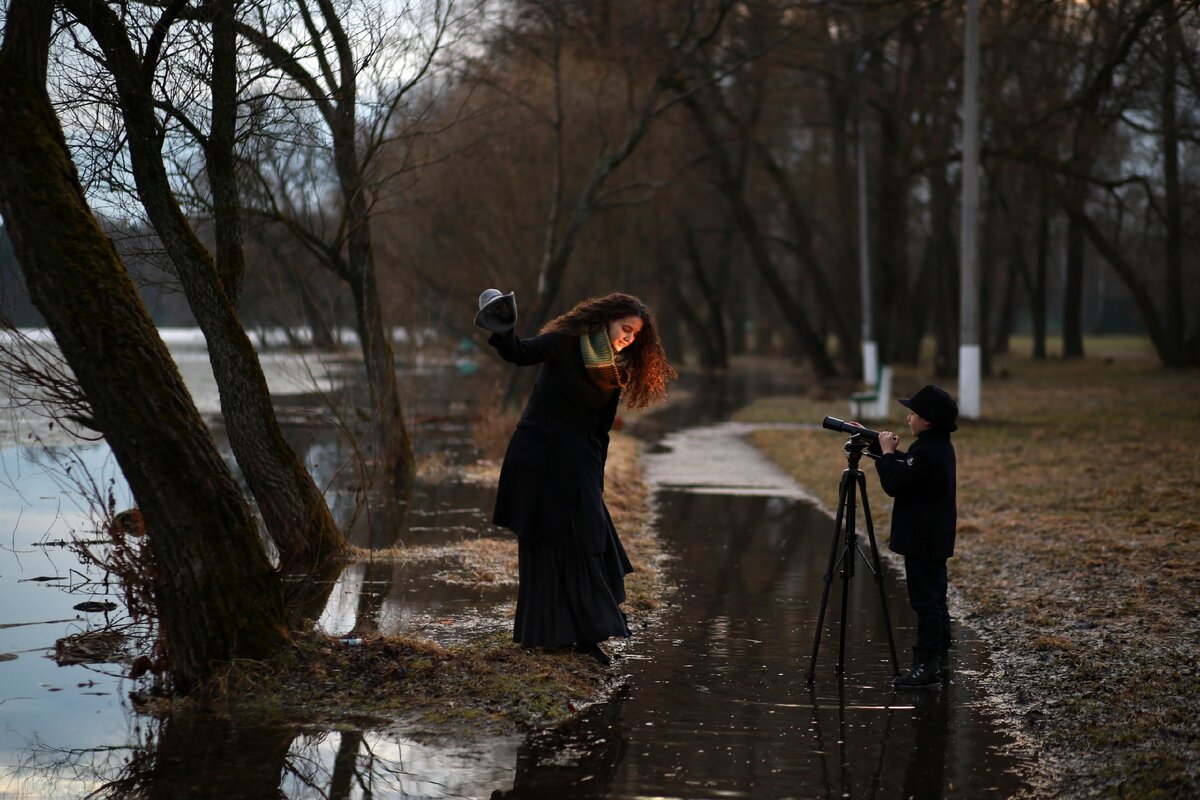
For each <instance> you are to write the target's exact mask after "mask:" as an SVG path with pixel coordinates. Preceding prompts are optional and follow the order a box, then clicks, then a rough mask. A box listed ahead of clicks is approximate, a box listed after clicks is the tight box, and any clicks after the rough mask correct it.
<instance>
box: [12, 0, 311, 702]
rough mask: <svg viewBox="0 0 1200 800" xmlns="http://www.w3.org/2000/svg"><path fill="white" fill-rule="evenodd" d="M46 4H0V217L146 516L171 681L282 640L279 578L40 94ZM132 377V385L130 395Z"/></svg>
mask: <svg viewBox="0 0 1200 800" xmlns="http://www.w3.org/2000/svg"><path fill="white" fill-rule="evenodd" d="M53 10H54V4H53V3H52V2H50V0H31V2H23V3H16V4H13V5H12V6H11V7H10V8H9V11H8V16H7V19H6V20H5V28H4V41H3V45H0V213H2V214H3V217H4V222H5V228H6V231H7V232H8V233H9V235H10V236H11V238H12V241H13V246H14V251H15V252H16V255H17V258H18V260H19V261H20V263H21V267H22V270H23V271H24V274H25V277H26V280H27V282H28V285H29V289H30V292H31V294H32V296H33V299H34V302H35V303H36V304H37V306H38V308H39V310H40V311H41V312H42V314H43V315H44V316H45V318H46V321H47V324H48V325H49V327H50V329H51V331H52V332H53V333H54V336H55V339H56V341H57V342H58V345H59V347H60V348H61V350H62V352H63V355H64V357H65V358H66V360H67V363H68V364H69V365H70V367H71V370H72V371H73V372H74V374H75V376H76V378H77V379H78V381H79V384H80V386H81V387H82V389H83V392H84V394H85V396H86V398H87V402H88V405H89V406H90V409H91V415H92V416H91V420H90V421H89V424H90V425H91V426H92V427H94V428H95V429H96V430H97V431H99V432H100V433H102V434H103V435H104V436H105V439H106V440H107V441H108V443H109V445H110V446H111V447H112V450H113V453H114V455H115V456H116V459H117V462H118V464H120V466H121V469H122V471H123V473H124V474H125V477H126V479H127V480H128V481H129V485H130V488H131V489H132V491H133V495H134V497H135V498H136V500H137V502H138V505H139V507H140V508H141V510H142V514H143V516H144V518H145V521H146V525H147V530H148V536H149V541H150V549H151V553H152V555H153V559H154V566H155V570H156V572H155V575H154V587H155V591H156V595H157V596H156V600H157V604H158V608H159V611H160V614H161V619H160V624H161V630H162V634H163V637H164V640H165V641H166V644H167V648H168V653H169V658H170V663H171V670H172V675H173V677H174V680H175V683H176V685H177V687H178V688H180V689H187V688H190V687H191V686H193V685H195V684H196V683H197V682H198V681H201V680H203V679H204V678H205V677H206V676H208V675H209V674H211V671H212V670H213V669H214V667H215V666H216V665H218V664H220V663H223V662H227V661H229V660H231V659H233V658H237V657H249V658H258V657H263V656H266V655H269V654H270V653H271V652H273V651H275V650H277V649H279V648H281V647H283V646H284V645H286V644H287V641H288V637H287V626H286V624H285V620H284V611H283V602H282V597H281V593H280V587H279V584H278V579H277V577H276V575H275V573H274V571H273V570H272V568H271V565H270V563H269V562H268V561H267V558H266V555H265V554H264V552H263V550H262V546H261V544H260V541H259V538H258V532H257V530H256V526H255V523H254V518H253V517H252V515H251V513H250V510H249V508H248V507H247V504H246V501H245V499H244V498H243V497H242V494H241V491H240V489H239V488H238V486H237V483H236V481H235V480H234V478H233V476H232V474H230V471H229V469H228V467H226V465H225V463H224V462H223V461H222V460H221V457H220V454H219V453H218V452H217V449H216V446H215V444H214V443H213V441H212V438H211V436H210V435H209V433H208V430H207V429H206V428H205V426H204V423H203V421H202V420H201V418H200V415H199V413H198V412H197V411H196V408H195V406H194V405H193V404H192V402H191V398H190V396H189V395H188V393H187V389H186V388H185V387H184V385H183V381H182V379H181V378H180V376H179V372H178V370H177V369H176V368H175V365H174V363H173V362H172V361H171V358H170V355H169V353H168V352H167V349H166V346H165V345H164V344H163V343H162V340H161V339H160V338H159V337H158V335H157V332H156V330H155V328H154V324H153V322H152V320H151V319H150V316H149V314H148V313H147V312H146V308H145V306H144V305H143V304H142V302H141V300H140V298H139V297H138V296H137V292H136V290H135V288H134V286H133V282H132V281H131V280H130V278H129V275H128V273H127V272H126V270H125V269H124V267H123V265H122V264H121V262H120V260H119V258H118V257H117V254H116V250H115V248H114V247H113V245H112V242H111V241H110V240H109V239H108V238H107V237H105V236H104V235H103V233H102V232H101V231H100V229H99V227H98V225H97V223H96V221H95V219H94V217H93V215H92V213H91V210H90V209H89V207H88V205H87V203H86V200H85V199H84V194H83V189H82V186H81V185H80V183H79V179H78V176H77V173H76V171H75V167H74V164H73V163H72V161H71V158H70V155H69V153H68V150H67V145H66V140H65V138H64V136H63V133H62V129H61V127H60V125H59V123H58V120H57V117H56V116H55V113H54V109H53V108H52V106H51V104H50V98H49V95H48V94H47V92H46V78H47V62H48V52H49V47H50V34H51V23H52V18H53ZM131 376H137V390H136V391H129V388H128V387H129V385H130V384H129V381H130V379H131Z"/></svg>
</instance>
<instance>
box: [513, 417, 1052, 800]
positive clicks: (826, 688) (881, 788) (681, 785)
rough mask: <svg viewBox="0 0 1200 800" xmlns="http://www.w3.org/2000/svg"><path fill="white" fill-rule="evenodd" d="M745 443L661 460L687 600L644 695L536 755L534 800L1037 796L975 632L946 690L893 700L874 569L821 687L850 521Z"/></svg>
mask: <svg viewBox="0 0 1200 800" xmlns="http://www.w3.org/2000/svg"><path fill="white" fill-rule="evenodd" d="M742 433H744V431H743V430H741V426H736V425H718V426H711V427H705V428H698V429H692V430H687V431H682V432H679V433H677V434H674V435H672V436H670V437H668V438H667V439H666V440H665V441H664V447H662V448H658V450H659V453H658V454H657V455H650V456H648V457H647V463H646V469H647V474H648V475H649V476H650V477H651V479H652V480H656V481H658V484H659V491H658V495H657V498H658V504H659V508H658V512H659V531H660V536H661V537H662V539H663V544H664V547H665V549H666V550H667V552H668V553H669V554H670V555H671V557H672V560H671V562H670V564H669V567H668V571H669V574H670V576H671V579H672V582H673V583H674V584H675V585H676V586H677V590H676V592H675V593H674V594H673V596H672V598H671V605H670V608H669V610H668V612H667V613H666V614H664V618H663V621H662V622H661V623H660V624H658V625H657V626H656V627H654V628H653V629H650V630H639V631H636V632H635V637H636V639H635V642H634V644H633V646H632V647H631V652H632V653H635V654H636V655H631V657H630V658H628V659H627V660H626V661H625V662H624V663H625V667H624V668H625V669H626V670H627V671H628V672H629V673H630V678H629V682H628V691H627V692H626V693H624V694H622V695H621V696H620V697H618V698H616V699H614V701H613V703H612V704H610V707H609V708H606V709H604V710H603V711H602V712H601V711H598V712H595V713H596V714H597V715H603V719H604V721H603V723H602V724H597V723H595V722H583V723H581V724H580V725H578V726H575V727H573V728H572V729H564V730H563V731H560V732H557V733H556V734H555V735H554V736H549V737H546V738H545V740H544V741H539V740H537V739H536V738H535V739H534V740H531V741H530V742H527V743H526V745H525V746H524V747H523V750H522V758H520V759H519V760H518V770H517V776H516V782H515V785H516V786H517V787H518V788H520V787H522V784H523V783H524V784H526V785H527V786H528V787H530V788H529V790H528V791H526V792H523V793H521V794H520V795H519V796H521V797H545V798H550V797H567V796H580V797H611V798H634V797H672V798H674V797H679V798H686V797H754V798H758V797H772V798H785V797H804V798H813V797H822V798H824V797H828V798H841V797H918V798H923V799H924V800H930V799H933V800H937V798H955V797H957V798H985V797H997V798H1002V797H1010V796H1012V795H1013V794H1014V793H1016V792H1017V791H1018V790H1019V789H1021V788H1022V787H1024V786H1025V783H1024V781H1023V780H1022V778H1021V775H1022V774H1023V772H1025V770H1026V768H1027V767H1028V764H1026V763H1023V762H1022V761H1021V760H1020V759H1019V758H1018V757H1016V756H1014V755H1012V754H1011V752H1012V746H1013V742H1012V740H1011V739H1009V738H1008V737H1007V736H1006V735H1005V733H1004V731H1003V730H1001V729H1000V724H1001V723H999V722H998V721H997V719H996V718H995V717H993V716H991V715H989V713H988V709H987V703H986V700H985V699H984V697H983V696H982V694H981V692H980V690H979V689H978V688H977V687H976V686H974V685H973V683H972V680H971V677H972V675H977V674H978V673H979V671H980V670H981V669H983V667H984V666H985V664H984V661H983V657H982V655H981V651H980V649H979V648H978V647H977V646H976V645H977V643H976V642H975V641H973V640H972V639H971V637H970V632H969V631H966V630H964V629H962V628H960V629H959V631H958V635H959V640H958V642H957V644H956V648H955V650H954V651H953V659H954V668H955V677H954V679H953V680H952V681H951V683H950V685H949V686H948V687H947V688H946V689H945V690H944V691H941V692H896V691H893V690H892V688H891V677H892V671H891V664H890V656H889V649H888V645H887V638H886V633H885V628H884V625H883V622H882V614H881V612H880V600H879V592H878V589H877V588H876V584H875V582H874V581H873V580H872V579H870V577H869V575H868V574H867V573H866V572H865V570H860V571H859V573H858V575H857V576H856V577H855V579H854V580H853V581H852V582H851V588H850V594H849V604H848V606H849V610H848V613H847V620H848V624H847V644H846V674H845V676H844V679H842V680H839V679H837V677H835V671H834V662H835V661H836V650H837V626H838V624H839V621H840V619H841V614H840V586H841V584H840V580H837V579H835V581H837V582H835V585H834V586H835V589H836V590H837V591H835V592H833V593H832V596H831V600H830V611H829V613H828V615H827V622H826V625H825V632H824V635H823V638H822V644H821V647H820V655H819V658H818V660H817V665H816V680H815V681H814V683H813V684H812V686H810V685H809V684H808V682H807V680H806V673H807V671H808V667H809V660H810V656H811V652H812V645H813V637H814V633H815V628H816V618H817V612H818V606H819V602H820V595H821V590H822V588H823V586H824V584H823V581H822V578H823V575H824V572H825V569H826V567H827V560H828V555H829V548H830V545H831V543H832V540H833V537H834V529H833V520H832V519H831V518H830V517H829V516H828V515H826V514H825V513H823V512H821V511H819V510H818V509H817V508H816V507H814V506H813V505H811V504H809V503H807V502H805V501H804V500H803V499H801V498H803V497H804V495H805V493H804V492H803V490H802V489H800V488H799V487H797V486H796V485H795V484H794V483H793V482H791V481H790V479H788V478H787V477H786V476H783V475H781V474H780V473H778V471H777V470H775V468H774V467H772V466H771V465H770V464H768V463H767V462H766V461H765V460H764V459H762V457H761V456H759V455H758V454H757V452H756V451H754V450H753V449H752V448H750V447H749V446H748V445H745V444H744V443H742V442H741V440H740V435H741V434H742ZM701 454H702V457H701ZM698 457H701V460H702V462H703V463H705V464H711V465H713V468H714V469H715V470H718V471H721V470H724V471H726V472H728V474H729V475H732V476H735V478H736V479H735V480H734V481H733V482H732V488H729V489H727V490H726V491H724V492H723V491H722V488H721V486H720V482H719V481H717V480H712V479H710V473H709V472H708V471H707V470H703V471H701V472H700V473H699V474H697V472H696V469H695V467H696V460H697V458H698ZM730 465H736V467H735V468H734V469H733V470H732V471H729V466H730ZM838 478H839V476H837V475H835V476H832V478H831V479H832V480H837V479H838ZM673 486H685V487H688V488H687V490H680V489H678V488H671V487H673ZM868 492H869V493H870V487H869V488H868ZM885 586H886V589H887V591H888V604H889V608H890V609H891V612H892V618H893V624H894V635H895V637H896V642H897V648H898V649H899V650H900V654H901V660H902V663H903V662H906V661H907V658H906V649H907V647H908V646H909V644H910V643H911V641H912V638H913V636H914V631H913V629H912V621H911V615H910V614H909V613H908V610H907V605H906V603H905V600H904V597H903V588H902V586H899V585H898V583H897V580H896V577H895V575H894V574H892V575H889V576H888V577H887V579H886V581H885ZM904 665H905V666H906V664H904ZM600 739H602V740H603V744H604V746H603V747H599V746H598V743H599V740H600ZM575 751H578V752H580V753H582V754H584V755H582V756H581V758H580V763H579V764H578V765H576V766H575V767H569V766H562V765H559V761H561V758H562V757H561V753H564V752H566V753H570V752H575ZM543 764H546V765H551V766H553V767H554V768H553V769H552V770H550V772H546V771H544V770H543V769H542V768H541V767H540V766H538V765H543ZM552 776H555V777H552ZM556 792H557V793H556Z"/></svg>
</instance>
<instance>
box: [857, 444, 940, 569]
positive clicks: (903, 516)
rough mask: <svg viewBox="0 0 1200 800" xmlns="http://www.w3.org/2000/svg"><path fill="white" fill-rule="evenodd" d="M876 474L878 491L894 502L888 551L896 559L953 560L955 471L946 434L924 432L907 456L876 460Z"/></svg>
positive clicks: (896, 454) (894, 454)
mask: <svg viewBox="0 0 1200 800" xmlns="http://www.w3.org/2000/svg"><path fill="white" fill-rule="evenodd" d="M875 470H876V472H878V473H879V483H880V485H882V486H883V490H884V491H885V492H887V493H888V494H889V495H891V496H892V497H894V498H896V502H895V505H894V506H893V508H892V538H891V543H890V545H889V547H890V548H891V549H892V550H893V551H894V552H897V553H899V554H900V555H903V556H915V557H917V558H926V559H947V558H949V557H950V556H952V555H954V530H955V525H956V524H957V522H958V511H957V503H956V502H955V482H956V479H957V474H956V473H957V467H956V464H955V457H954V445H953V444H952V443H951V442H950V434H949V433H948V432H946V431H943V430H937V429H933V430H928V431H924V432H922V433H921V434H919V435H918V436H917V440H916V441H915V442H913V445H912V447H911V448H909V450H908V452H907V453H900V452H897V453H892V454H888V455H882V456H880V457H879V458H878V459H876V461H875Z"/></svg>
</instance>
